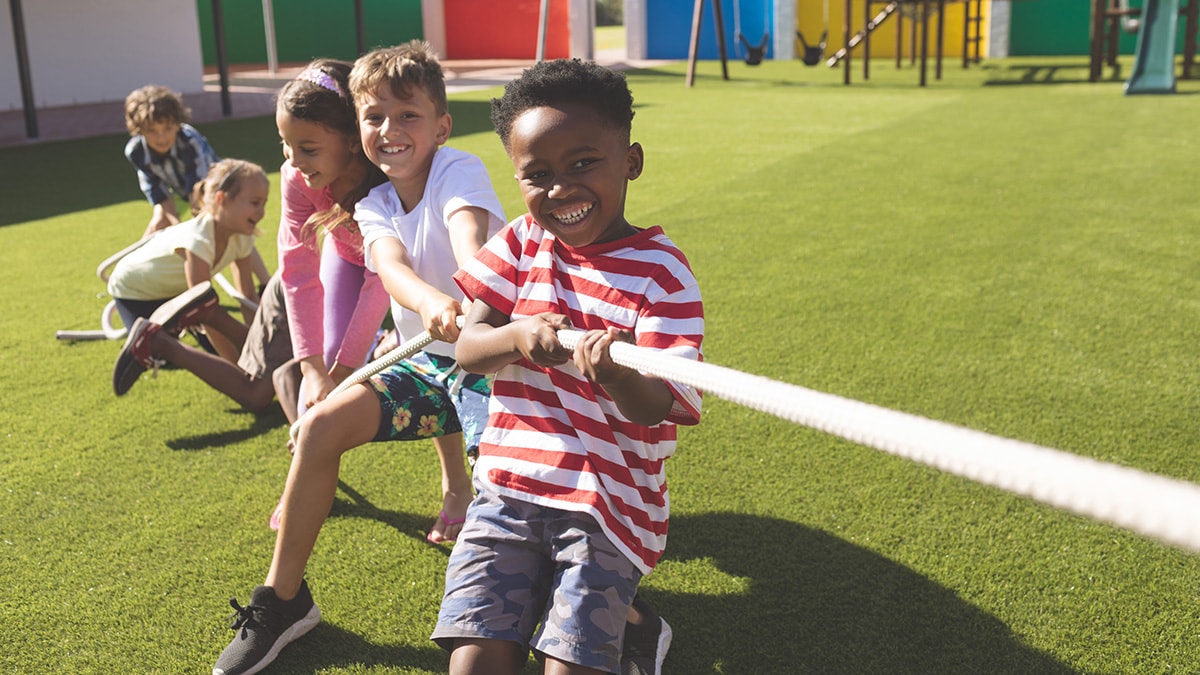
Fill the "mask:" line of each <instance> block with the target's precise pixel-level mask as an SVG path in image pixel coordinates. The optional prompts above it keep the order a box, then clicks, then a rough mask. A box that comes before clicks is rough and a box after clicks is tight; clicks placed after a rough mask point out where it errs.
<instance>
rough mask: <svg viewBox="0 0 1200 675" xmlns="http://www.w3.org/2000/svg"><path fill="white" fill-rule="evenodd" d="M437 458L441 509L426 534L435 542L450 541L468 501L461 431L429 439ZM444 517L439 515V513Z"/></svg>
mask: <svg viewBox="0 0 1200 675" xmlns="http://www.w3.org/2000/svg"><path fill="white" fill-rule="evenodd" d="M433 444H434V446H436V447H437V453H438V461H439V462H441V464H442V513H441V514H438V519H437V521H436V522H435V523H434V524H433V529H431V530H429V535H428V536H427V537H426V539H428V540H429V541H430V542H433V543H435V544H439V543H441V542H443V541H453V540H454V539H455V538H457V537H458V533H459V532H460V531H462V519H463V518H464V517H465V516H466V515H467V506H469V505H470V504H471V498H472V496H473V495H472V494H471V476H470V475H468V474H467V468H466V461H465V457H464V455H463V435H462V434H461V433H457V434H447V435H445V436H438V437H437V438H434V439H433ZM442 514H445V515H444V518H443V515H442Z"/></svg>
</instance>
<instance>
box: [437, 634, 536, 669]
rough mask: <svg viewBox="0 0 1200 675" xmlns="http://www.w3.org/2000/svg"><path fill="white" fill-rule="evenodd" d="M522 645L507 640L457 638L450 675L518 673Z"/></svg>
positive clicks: (451, 656)
mask: <svg viewBox="0 0 1200 675" xmlns="http://www.w3.org/2000/svg"><path fill="white" fill-rule="evenodd" d="M521 651H522V650H521V646H520V645H518V644H517V643H515V642H508V641H506V640H456V641H455V643H454V651H452V652H450V675H473V674H475V673H479V674H486V675H516V674H517V673H518V672H520V666H521V664H520V663H519V662H518V659H519V658H520V657H521Z"/></svg>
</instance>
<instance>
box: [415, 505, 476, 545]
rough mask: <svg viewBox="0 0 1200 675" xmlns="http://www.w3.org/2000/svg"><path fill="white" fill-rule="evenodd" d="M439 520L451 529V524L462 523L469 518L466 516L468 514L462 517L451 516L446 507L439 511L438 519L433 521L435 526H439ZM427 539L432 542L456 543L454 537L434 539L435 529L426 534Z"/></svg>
mask: <svg viewBox="0 0 1200 675" xmlns="http://www.w3.org/2000/svg"><path fill="white" fill-rule="evenodd" d="M438 521H441V522H443V523H445V524H446V528H447V529H449V528H450V526H452V525H462V524H463V523H465V522H467V518H466V516H463V517H462V518H450V517H448V516H447V515H446V509H442V510H441V511H440V512H438V517H437V520H435V521H433V525H434V527H437V524H438ZM425 541H427V542H429V543H431V544H453V543H454V540H453V539H434V538H433V530H429V534H427V535H425Z"/></svg>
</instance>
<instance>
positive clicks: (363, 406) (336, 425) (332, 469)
mask: <svg viewBox="0 0 1200 675" xmlns="http://www.w3.org/2000/svg"><path fill="white" fill-rule="evenodd" d="M380 414H381V413H380V412H379V399H377V398H376V397H375V393H374V392H373V391H371V390H370V389H368V388H367V387H364V386H356V387H352V388H351V389H350V390H348V391H346V392H344V393H342V394H341V395H339V396H335V397H333V398H330V399H329V400H327V401H324V402H322V403H321V405H319V406H316V407H315V408H312V409H311V410H309V411H308V413H307V414H306V415H304V417H301V418H300V430H299V432H298V433H297V435H296V450H295V456H294V457H293V458H292V466H291V468H290V469H289V470H288V477H287V485H286V487H284V489H283V499H282V504H283V517H282V518H281V522H280V525H279V534H278V536H277V537H276V539H275V555H274V557H273V558H272V559H271V569H270V571H268V572H267V579H266V581H265V582H264V584H265V585H267V586H271V587H272V588H274V589H275V594H276V595H278V596H279V598H280V599H282V600H290V599H291V598H293V597H295V595H296V591H298V590H299V588H300V581H301V580H302V579H303V578H304V568H305V567H306V566H307V564H308V558H309V556H310V555H311V554H312V550H313V546H314V545H316V542H317V535H318V534H319V533H320V531H321V526H322V525H324V524H325V518H326V517H328V516H329V509H330V507H332V506H333V497H334V494H335V493H336V491H337V480H338V469H339V468H340V466H341V459H342V453H344V452H346V451H347V450H349V449H351V448H354V447H357V446H359V445H362V444H363V443H367V442H369V441H370V440H371V439H372V438H374V436H375V430H376V429H378V428H379V419H380Z"/></svg>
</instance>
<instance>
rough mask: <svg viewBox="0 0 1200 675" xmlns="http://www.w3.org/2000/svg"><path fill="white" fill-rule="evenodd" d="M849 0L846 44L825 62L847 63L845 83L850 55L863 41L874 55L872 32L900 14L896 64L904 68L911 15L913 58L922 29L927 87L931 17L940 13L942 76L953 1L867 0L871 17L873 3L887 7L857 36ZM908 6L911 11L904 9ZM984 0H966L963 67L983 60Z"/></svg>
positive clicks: (866, 74) (937, 57) (938, 66)
mask: <svg viewBox="0 0 1200 675" xmlns="http://www.w3.org/2000/svg"><path fill="white" fill-rule="evenodd" d="M845 1H846V8H845V13H844V15H843V16H844V17H846V18H845V19H844V22H843V30H844V35H845V41H846V42H845V46H844V47H842V48H841V49H839V50H838V51H837V52H835V53H834V54H833V56H831V57H829V58H828V59H827V60H826V61H825V65H827V66H829V67H830V68H833V67H835V66H837V65H838V63H842V64H843V65H844V73H843V78H842V81H843V83H844V84H850V57H851V52H852V51H853V50H854V48H855V47H858V46H859V45H860V44H861V45H862V47H863V53H864V54H868V55H869V54H870V52H871V50H870V47H871V33H872V32H874V31H875V30H876V29H877V28H879V26H880V25H882V24H883V23H884V22H885V21H887V19H888V18H889V17H892V16H896V17H897V20H896V67H897V68H899V67H900V61H901V59H900V55H901V50H902V48H903V44H904V17H905V15H906V14H907V15H909V16H910V18H911V24H910V40H909V42H910V45H911V47H912V49H911V51H910V54H911V60H910V62H911V61H915V60H916V58H917V52H918V49H917V26H918V24H919V25H920V28H921V39H920V49H919V51H920V58H921V66H920V86H922V87H924V86H926V83H927V81H928V78H927V74H926V73H927V69H928V61H929V17H930V15H931V14H936V15H937V34H936V38H935V54H934V63H935V69H934V77H935V79H938V80H940V79H942V55H943V53H944V51H945V50H944V47H945V9H946V5H947V4H948V2H949V0H865V3H866V4H865V11H864V15H865V16H868V17H870V16H871V9H872V5H875V4H880V3H882V4H884V8H883V9H882V10H881V11H879V12H878V13H877V14H875V15H874V16H873V17H872V18H870V19H868V20H867V23H866V26H864V27H863V29H862V30H860V31H858V32H857V33H855V34H854V35H851V34H850V19H849V17H850V16H851V5H852V2H851V0H845ZM902 9H907V10H908V11H900V10H902ZM982 11H983V10H982V0H964V1H963V47H962V53H963V60H962V67H963V68H967V67H969V65H970V64H971V63H972V62H974V63H978V62H979V60H980V54H979V50H980V44H981V43H982V41H983V36H982V26H981V24H982V20H981V17H982ZM972 46H973V47H974V58H973V59H972V58H971V57H970V56H969V54H970V52H971V48H972ZM870 67H871V61H870V58H863V79H864V80H867V79H870V77H871V71H870Z"/></svg>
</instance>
